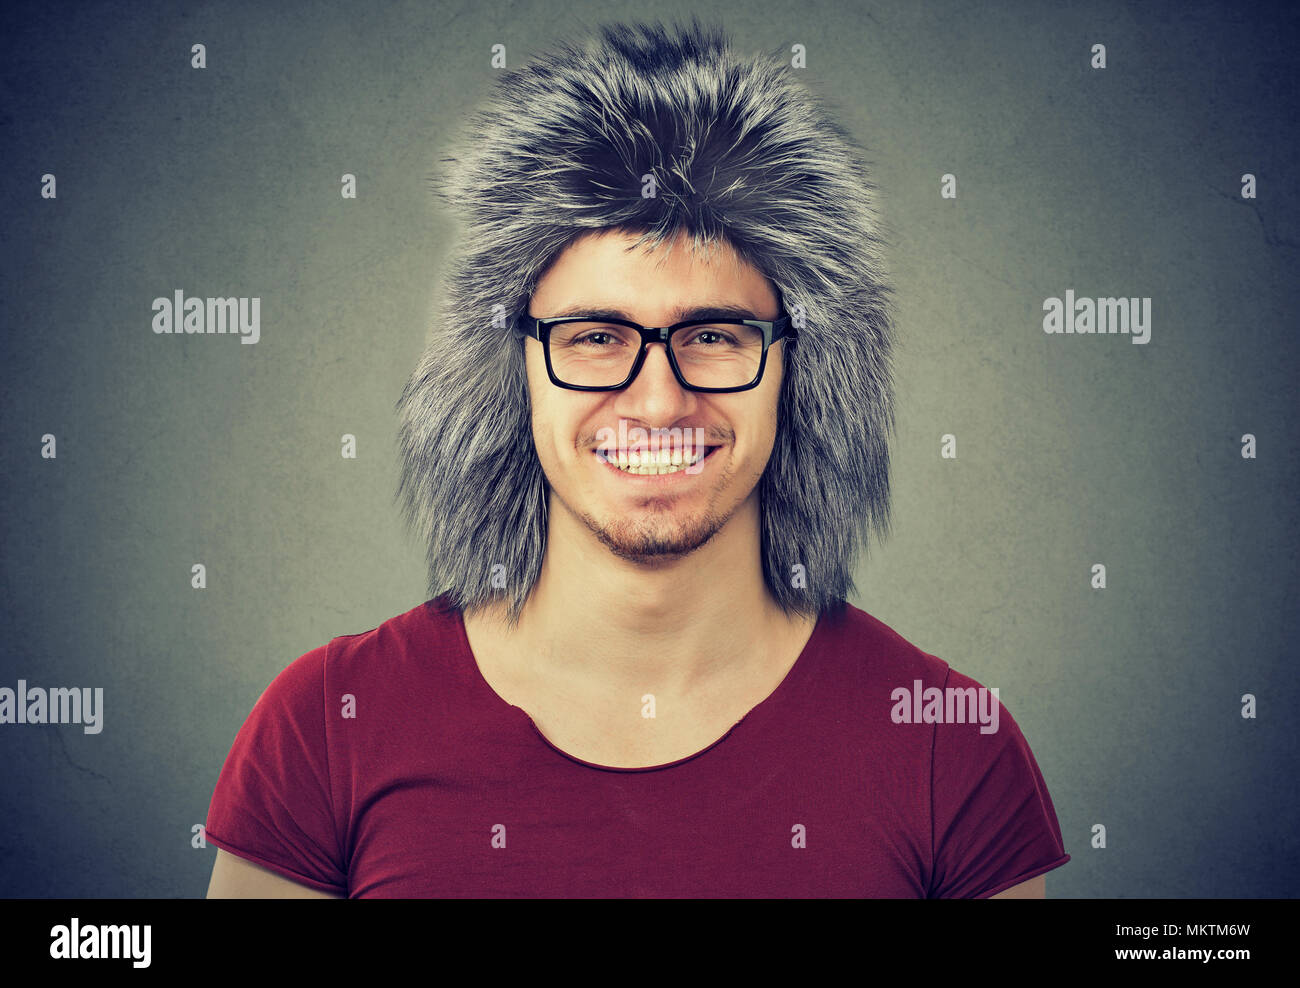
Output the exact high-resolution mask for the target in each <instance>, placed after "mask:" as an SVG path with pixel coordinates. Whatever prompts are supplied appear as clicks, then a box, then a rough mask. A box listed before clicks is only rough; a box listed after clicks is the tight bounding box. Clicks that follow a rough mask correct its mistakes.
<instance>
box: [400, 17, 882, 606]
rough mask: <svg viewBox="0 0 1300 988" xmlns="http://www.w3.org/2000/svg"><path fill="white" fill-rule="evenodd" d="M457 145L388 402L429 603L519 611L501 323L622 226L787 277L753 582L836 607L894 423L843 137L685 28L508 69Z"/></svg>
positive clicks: (518, 459)
mask: <svg viewBox="0 0 1300 988" xmlns="http://www.w3.org/2000/svg"><path fill="white" fill-rule="evenodd" d="M460 147H461V148H462V150H461V152H460V154H459V157H456V156H450V157H444V158H443V159H442V161H443V163H444V166H445V167H444V168H443V169H442V172H441V174H439V175H435V176H434V188H435V192H436V193H437V195H438V196H439V198H440V199H441V200H442V201H443V202H444V203H445V204H446V206H447V207H448V208H449V209H451V210H452V211H453V212H454V213H455V214H457V215H458V216H459V217H460V218H461V219H462V220H463V222H464V224H465V234H466V235H465V236H464V238H463V240H462V241H461V242H460V243H459V244H458V245H457V247H456V248H455V249H454V250H453V252H452V255H451V270H450V274H449V277H448V279H447V283H446V288H445V291H446V294H445V297H444V299H443V303H442V306H441V310H440V318H439V320H438V324H437V327H436V329H435V331H434V333H433V334H432V338H431V340H430V343H429V346H428V349H427V350H426V351H425V353H424V355H423V357H422V359H421V361H420V364H419V366H418V368H417V369H416V371H415V373H414V374H413V375H412V376H411V379H410V381H409V382H408V383H407V386H406V388H405V390H404V391H403V393H402V396H401V398H400V399H399V401H398V403H397V408H398V413H399V417H400V428H399V438H400V446H401V458H402V463H401V481H400V483H399V485H398V490H397V497H398V498H400V499H402V501H403V509H404V515H405V518H406V520H407V522H408V524H410V525H411V526H412V527H413V528H415V529H416V530H417V531H418V533H419V535H420V537H421V539H422V540H423V541H424V543H425V544H426V545H427V546H428V552H429V557H428V558H429V574H430V582H429V592H430V595H431V596H440V595H442V594H444V593H445V594H448V595H449V599H450V601H451V603H452V604H453V605H454V606H456V607H458V608H461V609H467V608H469V609H472V608H475V607H477V606H480V605H483V604H486V603H489V602H491V601H495V600H501V599H503V595H504V599H506V600H507V601H508V603H509V609H510V618H511V620H512V621H513V620H515V619H517V617H518V614H519V611H520V609H521V608H522V607H523V604H524V602H525V601H526V599H527V597H528V594H529V593H530V591H531V590H532V587H533V585H534V583H535V581H536V580H537V577H538V575H539V574H540V572H541V566H542V558H543V555H544V554H545V551H546V492H547V485H546V479H545V476H544V474H543V471H542V467H541V464H540V462H539V461H538V459H537V455H536V451H535V449H534V446H533V439H532V426H531V417H530V405H529V393H528V382H527V377H526V374H525V369H524V351H523V341H522V339H521V338H520V337H518V336H516V335H514V334H513V333H512V330H511V327H512V325H513V322H514V320H515V318H516V317H517V316H519V315H520V314H521V313H524V312H526V311H527V307H528V302H529V297H530V295H531V293H532V291H533V290H534V288H535V286H536V284H537V282H538V280H539V279H540V278H541V276H542V275H543V274H544V273H545V271H546V269H547V268H548V267H549V266H550V264H551V262H552V261H553V260H554V259H555V258H556V257H557V256H558V255H559V254H560V253H561V252H562V251H563V250H564V248H565V247H566V246H568V244H569V243H571V242H572V241H574V240H575V239H577V238H578V237H579V236H581V235H583V234H586V233H589V232H592V231H595V230H599V229H604V228H617V229H621V230H623V231H626V232H631V233H639V234H642V235H643V237H642V242H644V241H646V240H649V241H650V242H651V243H653V244H658V243H660V242H662V241H664V240H672V239H673V238H674V237H675V236H676V235H677V234H678V233H679V232H686V233H689V234H691V235H692V241H691V242H692V244H693V249H698V248H699V247H700V245H701V244H705V245H707V244H708V243H710V242H711V241H713V240H715V239H717V238H721V239H723V240H725V241H726V242H728V243H730V245H731V246H732V247H733V248H734V249H735V250H736V252H737V253H738V254H739V255H740V257H741V258H743V259H744V260H746V261H748V262H749V263H750V264H753V265H754V266H755V267H756V268H758V270H759V271H761V272H762V273H763V274H765V275H766V276H767V277H768V278H769V279H771V281H772V282H773V283H774V284H775V285H776V286H777V288H778V289H779V290H780V291H781V293H782V295H783V298H784V302H785V309H786V311H787V312H788V313H789V314H790V315H791V316H792V317H793V319H794V326H795V328H796V330H797V332H798V340H797V341H796V342H795V343H794V345H793V346H790V347H789V348H788V349H787V350H786V352H785V353H784V354H783V357H784V361H785V374H784V379H783V382H782V386H781V393H780V399H779V405H778V425H777V434H776V441H775V445H774V447H773V450H772V455H771V459H770V460H769V462H768V465H767V469H766V471H765V473H764V474H763V477H762V479H761V480H760V482H759V485H760V495H761V498H762V533H761V538H762V543H763V544H762V558H763V576H764V579H765V580H766V582H767V585H768V587H769V588H770V590H771V592H772V594H773V595H774V596H775V598H776V600H777V601H778V602H779V603H780V605H781V606H782V607H783V608H784V609H785V610H786V611H787V612H802V613H805V614H817V613H820V612H823V611H829V610H833V609H835V608H837V607H838V606H839V605H840V604H841V602H842V601H843V600H844V599H845V598H846V597H847V596H848V594H849V593H850V592H851V591H852V590H853V568H854V563H855V560H856V558H857V555H858V552H859V548H860V546H861V544H862V543H864V542H865V541H866V538H867V536H868V534H869V533H870V530H871V529H872V528H873V527H874V528H875V529H876V530H877V533H878V535H879V536H880V538H881V539H882V540H883V538H884V537H885V536H886V535H887V534H888V526H889V520H888V514H889V437H890V434H891V433H892V431H893V428H894V418H893V386H892V380H891V370H890V349H891V345H892V337H893V316H892V311H893V303H892V301H891V294H892V290H891V287H890V286H889V285H888V284H887V283H886V276H885V272H884V270H883V262H882V247H883V246H884V240H883V239H882V236H881V233H880V221H879V218H878V216H877V212H876V206H875V195H874V193H875V186H874V185H873V184H872V183H871V182H870V180H869V178H868V175H867V170H866V166H865V164H864V162H863V160H862V158H861V155H860V153H859V151H858V149H857V146H856V145H855V144H854V142H853V140H852V138H851V137H850V136H849V135H848V134H847V133H846V132H845V131H844V130H843V129H842V128H841V127H839V126H838V125H837V124H835V123H834V122H832V121H831V120H830V119H829V118H828V115H827V113H826V112H825V111H823V109H822V108H821V104H820V102H819V101H818V99H817V98H816V97H815V96H813V95H811V94H810V93H809V92H808V91H807V90H805V89H804V87H803V86H802V85H801V83H799V82H798V81H797V80H796V79H795V71H794V70H792V69H791V68H789V67H788V66H786V65H784V64H782V62H781V61H780V60H778V59H777V58H776V57H774V56H772V57H768V58H763V57H762V56H759V57H757V58H755V59H753V60H747V59H743V58H741V57H738V55H737V54H736V53H735V52H734V51H733V50H732V49H731V48H730V47H729V43H728V41H727V38H726V36H725V34H724V32H723V30H722V29H721V28H720V27H705V26H701V25H700V23H699V22H698V21H697V20H693V21H692V23H691V25H690V26H689V27H682V26H675V27H673V28H672V29H669V30H666V29H665V28H664V27H662V26H661V25H659V24H654V25H648V24H627V25H625V24H619V25H610V26H606V27H603V28H601V29H600V30H599V33H598V34H594V35H592V36H590V37H587V38H585V39H583V40H581V41H578V42H576V43H566V44H562V45H560V46H559V47H557V48H556V49H554V50H552V51H551V52H549V53H547V54H544V55H541V56H539V57H537V58H536V59H534V60H533V61H532V62H531V63H529V64H527V65H524V66H523V67H521V68H518V69H514V70H510V71H505V72H503V73H502V74H501V77H500V80H499V82H498V85H497V88H496V91H495V93H494V94H493V96H492V97H491V99H490V100H489V101H488V102H487V103H486V104H485V105H484V107H483V108H482V109H480V110H479V111H478V112H477V114H476V115H475V116H474V117H473V119H472V121H471V126H470V127H469V129H468V131H467V132H466V136H465V137H464V138H463V141H462V144H461V145H460ZM646 175H653V177H654V181H655V183H657V193H656V195H655V196H654V197H652V198H646V197H643V195H642V189H643V186H644V185H645V184H646V183H645V182H644V181H643V178H644V176H646ZM781 345H782V346H788V344H781ZM800 567H802V569H800Z"/></svg>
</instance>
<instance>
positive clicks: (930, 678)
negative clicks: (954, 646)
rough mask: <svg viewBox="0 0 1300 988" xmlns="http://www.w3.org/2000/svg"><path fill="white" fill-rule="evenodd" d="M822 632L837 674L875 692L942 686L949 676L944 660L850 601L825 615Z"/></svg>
mask: <svg viewBox="0 0 1300 988" xmlns="http://www.w3.org/2000/svg"><path fill="white" fill-rule="evenodd" d="M820 631H821V634H822V642H823V645H824V652H825V653H826V655H827V656H828V657H829V658H830V659H831V660H832V664H833V667H834V668H835V669H836V670H837V672H838V673H839V674H841V675H845V676H849V677H852V678H854V679H855V680H857V681H858V684H859V685H860V686H861V687H864V688H866V689H868V690H870V691H871V692H875V691H876V690H877V689H879V688H880V687H881V686H884V685H888V686H890V687H891V688H892V687H894V686H900V685H906V686H910V685H911V684H912V683H913V682H914V681H915V680H917V679H919V680H921V682H922V684H923V685H924V686H932V685H940V686H942V685H943V683H944V681H945V679H946V678H947V676H948V672H949V666H948V663H947V662H945V661H944V660H943V659H941V658H939V657H938V656H936V655H931V654H930V653H929V652H926V651H924V650H923V649H921V648H919V647H918V646H916V645H914V644H913V643H912V642H910V641H908V640H907V639H906V638H904V637H903V636H902V635H901V634H899V633H898V632H897V631H895V630H894V629H893V628H891V627H890V626H889V625H887V624H885V623H884V622H883V621H881V620H880V619H879V618H877V617H875V616H873V615H871V614H868V613H867V612H866V611H864V610H862V609H861V608H858V607H854V606H853V605H852V604H850V603H848V602H847V601H846V602H844V603H843V605H842V606H841V607H840V608H839V609H838V610H836V611H830V612H826V613H825V614H823V615H822V618H821V627H820Z"/></svg>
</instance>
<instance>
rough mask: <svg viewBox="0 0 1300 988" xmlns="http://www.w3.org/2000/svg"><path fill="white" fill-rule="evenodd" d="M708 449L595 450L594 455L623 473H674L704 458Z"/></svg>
mask: <svg viewBox="0 0 1300 988" xmlns="http://www.w3.org/2000/svg"><path fill="white" fill-rule="evenodd" d="M707 452H708V450H698V451H696V450H692V451H691V452H690V453H686V452H683V451H682V450H681V449H666V448H665V449H657V450H649V449H642V450H635V449H633V450H626V449H620V450H612V449H610V450H602V449H598V450H596V455H597V456H599V457H600V458H601V459H603V460H605V461H606V462H607V463H611V464H613V465H614V466H616V467H618V468H619V469H620V470H622V471H624V472H625V473H635V474H659V473H676V472H677V471H679V470H681V469H684V468H685V467H689V466H694V465H695V464H696V463H699V462H700V460H702V459H704V456H705V454H706V453H707Z"/></svg>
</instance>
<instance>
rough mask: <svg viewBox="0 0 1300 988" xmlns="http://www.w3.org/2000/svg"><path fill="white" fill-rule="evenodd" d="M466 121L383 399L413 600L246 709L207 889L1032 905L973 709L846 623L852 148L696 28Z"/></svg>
mask: <svg viewBox="0 0 1300 988" xmlns="http://www.w3.org/2000/svg"><path fill="white" fill-rule="evenodd" d="M523 108H527V109H526V110H525V109H523ZM471 133H472V137H471V138H470V139H469V141H468V142H467V144H466V150H465V153H464V154H463V155H462V157H461V158H459V159H448V160H449V161H450V163H451V164H452V165H453V167H452V168H451V169H450V171H449V173H448V174H447V175H446V176H444V177H443V178H442V179H441V180H440V183H439V189H440V191H441V193H442V195H443V197H444V200H445V201H446V202H447V203H448V205H449V206H451V207H453V208H455V209H456V210H457V211H458V212H459V214H460V215H461V216H462V218H463V219H464V220H465V222H466V225H467V228H468V234H469V235H468V236H467V237H466V238H465V239H464V241H463V242H462V244H461V245H460V247H459V251H458V253H457V255H456V256H455V257H454V259H453V272H452V276H451V278H450V279H449V282H448V284H449V291H448V295H447V300H446V303H445V305H444V307H443V311H442V313H441V318H440V323H439V326H438V328H437V331H436V332H435V333H434V334H433V339H432V340H431V342H430V345H429V348H428V350H427V351H426V353H425V355H424V357H423V359H422V361H421V364H420V366H419V368H418V369H417V370H416V372H415V374H414V375H413V376H412V378H411V381H410V382H409V384H408V385H407V388H406V390H405V392H404V394H403V396H402V400H401V404H400V408H401V413H402V428H401V439H402V455H403V473H402V486H401V488H400V491H399V493H400V494H402V495H404V498H405V506H406V509H407V512H408V517H409V519H410V520H411V521H412V522H413V524H414V525H415V527H416V528H418V530H419V532H420V535H421V537H422V539H423V540H424V541H425V544H426V545H427V546H428V547H429V564H430V597H431V599H429V600H427V601H426V602H424V603H422V604H421V605H419V606H418V607H415V608H413V609H411V610H410V611H407V612H406V613H405V614H402V615H399V616H397V617H394V618H392V619H390V620H389V621H386V622H384V623H383V624H382V625H380V626H379V627H377V628H374V629H371V630H370V631H367V632H364V633H362V634H356V635H348V636H344V637H340V638H336V639H334V640H333V641H331V642H329V643H328V644H327V645H322V646H320V647H319V648H316V649H314V650H312V651H311V652H308V653H307V654H306V655H304V656H302V657H301V658H299V659H298V660H297V661H295V662H293V663H292V664H291V665H290V666H289V667H288V668H287V669H285V670H284V671H283V672H282V673H281V674H280V675H279V676H278V677H276V679H275V681H274V682H273V683H272V684H271V685H270V686H269V687H268V688H267V690H266V691H265V693H263V695H262V697H261V698H260V699H259V700H258V702H257V704H256V705H255V707H254V709H253V712H252V714H251V715H250V716H249V718H248V720H247V721H246V723H245V724H244V726H243V728H242V729H241V730H240V732H239V734H238V736H237V738H236V740H235V744H234V746H233V748H232V750H231V752H230V755H229V757H228V758H227V760H226V764H225V766H224V767H223V769H222V772H221V776H220V779H219V780H218V784H217V788H216V791H215V793H214V795H213V800H212V805H211V807H210V809H209V814H208V819H207V837H208V839H209V840H210V841H212V842H213V843H214V844H215V845H216V846H217V847H218V849H219V850H218V854H217V861H216V864H215V866H214V870H213V876H212V882H211V885H210V888H209V895H212V896H225V895H268V896H279V895H297V896H313V895H316V896H350V897H354V898H356V897H370V896H403V897H420V896H444V897H453V896H553V897H612V896H656V897H682V896H697V897H714V896H751V897H753V896H763V897H772V896H776V897H788V896H845V897H847V896H876V897H885V896H890V897H991V896H1042V895H1043V890H1044V880H1043V877H1042V876H1043V875H1044V873H1045V872H1047V871H1049V870H1051V869H1053V868H1055V867H1057V866H1059V865H1061V864H1064V863H1065V862H1066V861H1067V860H1068V859H1069V856H1068V855H1067V854H1065V851H1064V847H1063V846H1062V842H1061V834H1060V827H1059V825H1058V823H1057V820H1056V815H1055V811H1054V809H1053V807H1052V802H1051V798H1050V796H1049V795H1048V792H1047V788H1046V785H1045V784H1044V782H1043V779H1042V776H1041V774H1040V772H1039V769H1038V766H1037V764H1036V763H1035V761H1034V758H1033V755H1032V753H1031V752H1030V749H1029V746H1028V744H1027V743H1026V742H1025V739H1024V737H1023V735H1022V734H1021V732H1020V730H1019V728H1018V727H1017V725H1016V724H1015V721H1014V720H1012V718H1011V716H1010V714H1009V713H1007V711H1006V709H1005V708H1004V707H1002V706H1001V704H1000V701H999V700H998V699H997V694H996V691H985V690H984V687H982V686H981V685H980V684H978V683H976V682H975V681H974V680H971V679H970V678H969V677H966V676H963V675H962V674H961V673H959V672H957V671H956V670H954V669H952V668H950V667H949V666H948V665H947V663H945V662H944V661H943V660H941V659H939V658H937V657H935V656H932V655H928V654H927V653H925V652H923V651H921V650H920V649H918V648H916V647H915V646H913V645H911V644H910V643H908V642H907V641H905V640H904V639H903V638H901V637H900V636H899V635H898V634H896V633H895V632H894V631H892V630H891V629H890V628H888V627H886V626H885V625H884V624H882V623H881V622H880V621H878V620H876V619H875V618H873V617H872V616H870V615H869V614H867V613H866V612H865V611H862V610H860V609H858V608H856V607H854V606H852V605H850V604H848V603H847V600H846V598H847V596H848V595H849V594H850V593H851V592H852V589H853V580H852V572H853V568H854V563H855V559H856V557H857V553H858V550H859V547H860V545H861V544H862V543H863V542H864V541H865V538H866V536H867V534H868V533H869V531H870V529H871V528H872V527H876V528H878V529H880V530H881V531H882V532H883V530H884V528H885V519H886V517H887V505H888V433H889V431H890V427H891V424H892V390H891V385H890V375H889V367H888V360H889V348H890V342H891V339H892V323H891V318H890V314H889V313H890V310H889V305H888V302H887V298H888V293H889V289H888V287H887V284H886V280H885V277H884V274H883V270H882V264H881V261H880V257H879V248H880V243H881V241H880V239H879V236H878V225H879V221H878V219H877V217H876V212H875V206H874V201H873V198H872V187H871V185H870V183H869V182H868V181H867V179H866V172H865V167H864V166H863V165H862V163H861V160H860V157H859V155H858V152H857V151H856V150H855V147H854V145H853V144H852V143H851V142H850V140H849V139H848V137H847V136H846V135H845V134H844V133H843V132H842V131H841V130H840V129H839V128H837V127H836V126H835V125H834V124H832V123H831V122H830V121H829V120H828V118H827V117H826V115H825V113H824V111H822V110H821V109H820V108H819V106H818V105H817V103H816V101H815V100H814V99H813V98H812V97H811V96H809V95H808V94H807V93H806V91H804V90H803V89H802V87H800V86H799V85H798V83H796V82H795V81H793V80H792V78H791V77H790V72H789V70H788V69H785V68H783V67H781V66H780V65H779V64H775V63H772V62H768V61H766V60H763V59H755V60H753V61H746V60H744V59H741V58H739V57H738V56H736V55H735V54H734V53H733V52H732V51H731V50H730V48H729V47H728V45H727V43H726V41H725V39H724V38H723V36H722V34H721V32H720V31H716V30H706V29H704V28H701V27H700V26H699V25H698V24H693V25H692V26H691V27H689V28H683V29H679V30H677V31H675V32H668V31H666V30H665V29H663V28H661V27H658V26H655V27H651V26H645V25H638V26H616V27H611V28H607V29H604V30H603V31H602V32H601V35H600V36H599V37H595V38H591V39H588V40H587V41H586V42H584V43H583V44H582V45H579V46H576V47H575V46H563V47H561V48H560V49H559V50H557V51H556V52H553V53H551V54H549V55H545V56H542V57H540V58H539V59H537V60H535V61H534V62H532V63H530V64H529V65H527V66H525V67H524V68H522V69H519V70H516V71H513V72H508V73H505V74H504V75H503V77H502V80H501V83H500V90H499V92H498V93H497V95H496V97H495V99H494V100H493V102H492V103H491V104H490V105H489V106H488V108H487V109H486V110H485V111H484V112H482V113H481V114H480V115H479V117H478V118H477V119H476V120H475V122H474V125H473V127H472V128H471ZM990 694H992V698H991V700H990ZM900 697H904V698H906V699H900ZM990 704H992V713H993V714H994V716H993V717H992V718H987V717H985V716H984V715H985V714H987V713H988V712H989V710H990Z"/></svg>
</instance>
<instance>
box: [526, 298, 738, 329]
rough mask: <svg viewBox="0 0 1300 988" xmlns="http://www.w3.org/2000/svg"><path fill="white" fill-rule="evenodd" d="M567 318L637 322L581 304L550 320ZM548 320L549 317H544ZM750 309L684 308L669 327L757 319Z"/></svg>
mask: <svg viewBox="0 0 1300 988" xmlns="http://www.w3.org/2000/svg"><path fill="white" fill-rule="evenodd" d="M566 316H590V317H591V318H592V319H623V320H625V321H627V322H636V320H635V319H633V318H632V317H631V316H630V315H628V314H627V313H626V312H624V311H623V310H622V309H610V308H603V307H601V306H599V305H590V304H586V303H582V302H579V303H577V304H576V305H566V306H565V307H564V308H562V309H560V310H559V311H558V312H555V313H552V314H551V316H550V317H549V318H552V319H561V318H564V317H566ZM543 318H547V317H543ZM757 318H758V316H756V315H754V313H753V312H752V311H750V310H749V309H747V308H745V307H743V306H738V305H701V306H694V307H682V308H679V309H676V310H675V311H674V312H673V313H672V314H671V316H670V319H669V325H673V324H676V323H679V322H696V321H698V320H703V319H757Z"/></svg>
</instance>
